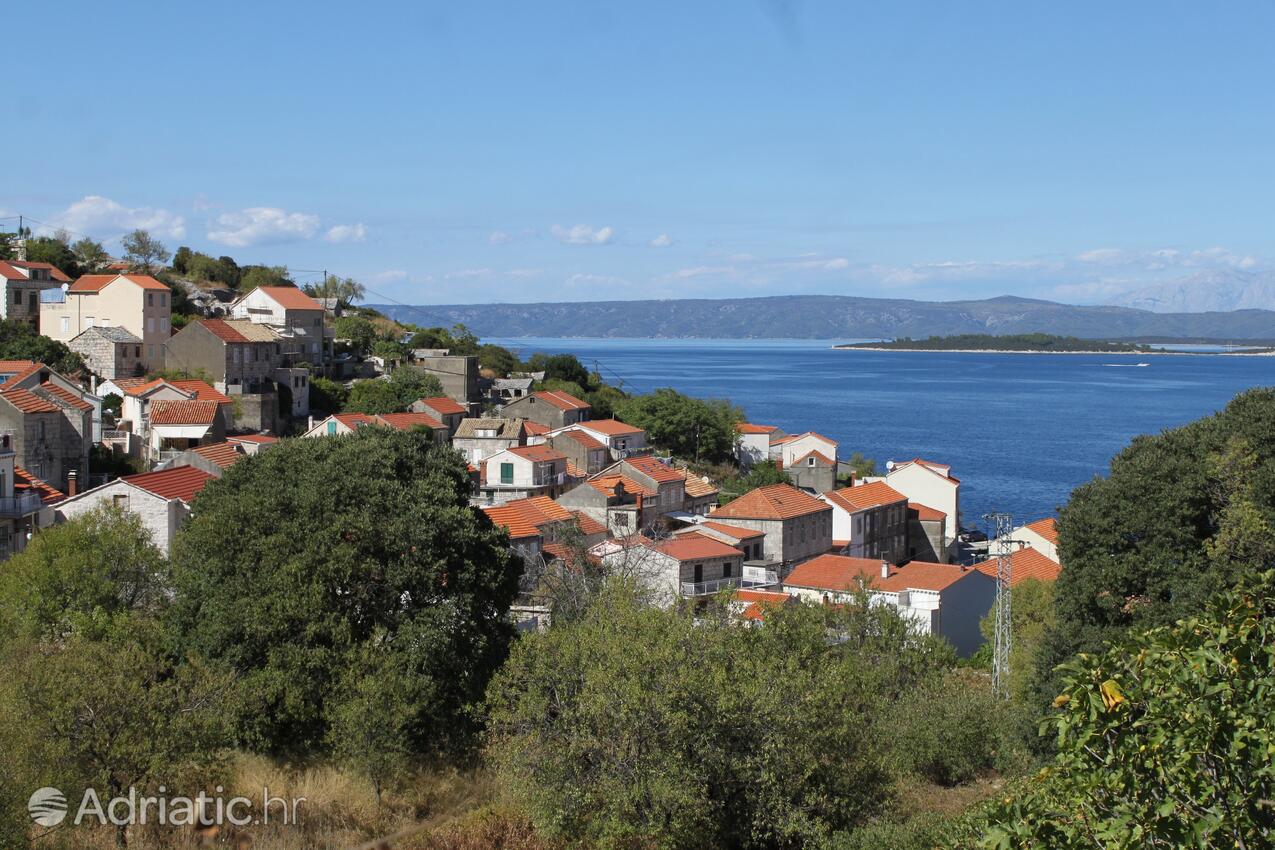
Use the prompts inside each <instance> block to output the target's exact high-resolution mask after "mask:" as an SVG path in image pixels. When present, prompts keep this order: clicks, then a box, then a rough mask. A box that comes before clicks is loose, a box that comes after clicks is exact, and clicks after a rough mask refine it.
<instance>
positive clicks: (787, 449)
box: [770, 431, 837, 494]
mask: <svg viewBox="0 0 1275 850" xmlns="http://www.w3.org/2000/svg"><path fill="white" fill-rule="evenodd" d="M770 457H771V459H772V460H774V461H775V462H777V463H778V464H779V465H780V466H782V467H783V470H784V472H785V473H786V474H787V475H788V478H789V480H791V481H792V483H793V484H794V485H795V486H797V487H800V488H802V489H803V490H809V491H810V492H812V493H816V494H818V493H827V492H828V491H829V490H834V489H836V487H837V441H836V440H831V439H829V438H827V437H824V436H822V435H820V434H816V433H815V432H814V431H807V432H805V433H804V434H794V435H791V436H788V435H785V436H782V437H773V438H772V439H771V442H770Z"/></svg>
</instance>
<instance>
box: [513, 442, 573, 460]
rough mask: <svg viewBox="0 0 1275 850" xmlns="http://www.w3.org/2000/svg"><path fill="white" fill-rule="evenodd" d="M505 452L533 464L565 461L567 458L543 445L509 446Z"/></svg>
mask: <svg viewBox="0 0 1275 850" xmlns="http://www.w3.org/2000/svg"><path fill="white" fill-rule="evenodd" d="M505 451H507V452H509V453H510V454H514V455H518V457H520V458H524V459H526V460H529V461H532V462H534V463H542V462H546V461H554V460H566V459H567V456H566V455H564V454H563V453H562V452H559V451H554V449H553V448H552V447H551V446H547V445H544V444H541V445H538V446H511V447H510V448H508V449H505Z"/></svg>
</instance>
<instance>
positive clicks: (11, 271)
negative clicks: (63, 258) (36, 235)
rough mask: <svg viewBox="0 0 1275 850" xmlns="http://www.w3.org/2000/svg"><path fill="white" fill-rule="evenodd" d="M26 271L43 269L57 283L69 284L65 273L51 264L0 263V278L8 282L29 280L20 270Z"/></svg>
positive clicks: (24, 261)
mask: <svg viewBox="0 0 1275 850" xmlns="http://www.w3.org/2000/svg"><path fill="white" fill-rule="evenodd" d="M21 269H26V270H27V271H30V270H31V269H45V270H47V271H48V272H49V277H50V278H51V279H52V280H56V281H57V282H58V283H70V281H71V278H69V277H67V275H66V272H64V271H62V270H61V269H60V268H58V267H57V266H55V265H53V264H52V263H32V262H28V261H26V260H9V261H7V262H0V277H3V278H6V279H8V280H30V279H31V278H30V276H28V275H24V274H23V273H22V272H21V271H20V270H21Z"/></svg>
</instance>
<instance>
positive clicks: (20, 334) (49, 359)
mask: <svg viewBox="0 0 1275 850" xmlns="http://www.w3.org/2000/svg"><path fill="white" fill-rule="evenodd" d="M0 359H3V360H35V361H38V362H40V363H43V364H45V365H46V366H50V367H52V368H53V369H55V370H57V371H58V372H61V373H62V374H64V375H76V374H78V373H80V372H83V371H84V370H85V367H84V358H82V357H80V355H78V354H76V353H75V352H74V351H72V350H71V349H69V348H67V347H66V343H63V342H58V341H56V340H52V339H49V338H48V337H47V336H41V335H40V333H39V332H38V331H36V329H35V328H33V327H31V326H30V325H29V324H27V323H26V322H14V321H9V320H5V321H0Z"/></svg>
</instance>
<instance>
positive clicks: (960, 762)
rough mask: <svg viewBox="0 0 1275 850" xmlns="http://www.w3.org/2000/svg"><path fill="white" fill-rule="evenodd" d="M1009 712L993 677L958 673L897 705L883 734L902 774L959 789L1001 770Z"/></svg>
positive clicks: (891, 711)
mask: <svg viewBox="0 0 1275 850" xmlns="http://www.w3.org/2000/svg"><path fill="white" fill-rule="evenodd" d="M1005 709H1006V706H1005V704H1004V703H1000V702H998V701H997V700H996V698H995V697H994V696H993V695H992V688H991V682H990V680H989V679H988V677H987V676H985V675H982V674H979V673H973V672H970V671H967V670H957V671H953V672H952V673H949V674H948V675H947V676H944V677H941V678H939V679H938V680H937V681H935V682H934V683H932V684H931V683H927V684H925V685H923V686H921V687H919V688H917V689H916V690H915V691H914V692H912V693H910V694H907V695H906V696H905V697H904V698H903V699H902V700H900V701H899V702H897V703H895V704H894V705H893V706H892V707H891V710H890V712H889V713H888V714H887V716H886V718H885V719H884V720H883V721H882V724H881V729H880V734H881V735H882V736H883V737H884V738H885V739H886V740H888V741H889V742H890V747H891V760H892V762H893V764H894V767H895V769H896V770H897V771H899V772H901V773H913V774H916V775H918V776H921V777H923V778H925V779H928V780H929V781H930V782H934V783H937V784H939V785H948V786H951V785H958V784H960V783H963V782H968V781H970V780H971V779H973V778H974V777H975V776H977V775H978V774H979V773H982V772H983V771H986V770H990V769H991V768H992V767H993V766H994V765H995V764H996V760H997V756H998V754H999V753H1000V751H1001V749H1002V743H1001V720H1000V719H1001V717H1002V715H1003V714H1004V712H1005Z"/></svg>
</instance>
